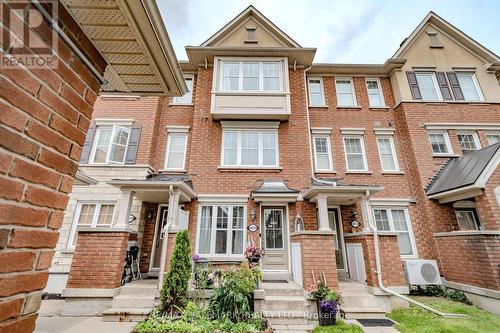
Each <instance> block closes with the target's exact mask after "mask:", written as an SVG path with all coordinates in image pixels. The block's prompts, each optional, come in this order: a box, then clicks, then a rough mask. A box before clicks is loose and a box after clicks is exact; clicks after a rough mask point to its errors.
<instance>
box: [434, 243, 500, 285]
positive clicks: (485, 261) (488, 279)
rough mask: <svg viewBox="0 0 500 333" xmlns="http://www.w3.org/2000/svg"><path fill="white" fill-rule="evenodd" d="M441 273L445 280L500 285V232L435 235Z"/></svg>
mask: <svg viewBox="0 0 500 333" xmlns="http://www.w3.org/2000/svg"><path fill="white" fill-rule="evenodd" d="M434 238H435V241H436V244H437V248H438V252H439V257H440V259H441V273H442V274H444V276H445V278H446V280H447V281H451V282H458V283H463V284H469V285H473V286H477V287H481V288H487V289H492V290H499V289H500V272H499V270H498V267H499V265H500V236H499V235H487V234H483V235H448V236H444V237H437V236H435V237H434Z"/></svg>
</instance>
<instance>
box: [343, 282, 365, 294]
mask: <svg viewBox="0 0 500 333" xmlns="http://www.w3.org/2000/svg"><path fill="white" fill-rule="evenodd" d="M339 289H340V292H341V293H342V295H343V294H344V293H348V292H366V293H369V288H368V286H367V285H366V284H362V283H360V282H357V281H352V280H340V281H339Z"/></svg>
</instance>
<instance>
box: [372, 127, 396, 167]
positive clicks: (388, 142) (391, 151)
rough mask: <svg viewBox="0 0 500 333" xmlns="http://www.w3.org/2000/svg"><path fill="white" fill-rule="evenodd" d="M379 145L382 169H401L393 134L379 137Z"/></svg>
mask: <svg viewBox="0 0 500 333" xmlns="http://www.w3.org/2000/svg"><path fill="white" fill-rule="evenodd" d="M377 145H378V152H379V156H380V163H381V164H382V171H389V172H390V171H399V165H398V158H397V157H396V147H395V146H394V138H393V137H392V136H381V137H377Z"/></svg>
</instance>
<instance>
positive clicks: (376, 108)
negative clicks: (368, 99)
mask: <svg viewBox="0 0 500 333" xmlns="http://www.w3.org/2000/svg"><path fill="white" fill-rule="evenodd" d="M369 109H370V110H384V111H386V110H389V109H391V107H390V106H370V107H369Z"/></svg>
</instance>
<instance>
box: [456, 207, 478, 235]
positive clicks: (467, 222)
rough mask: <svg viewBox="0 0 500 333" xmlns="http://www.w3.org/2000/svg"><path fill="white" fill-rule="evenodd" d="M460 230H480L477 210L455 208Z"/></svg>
mask: <svg viewBox="0 0 500 333" xmlns="http://www.w3.org/2000/svg"><path fill="white" fill-rule="evenodd" d="M454 210H455V216H456V218H457V222H458V227H459V228H460V230H479V217H478V215H477V211H476V209H475V208H455V209H454Z"/></svg>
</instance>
